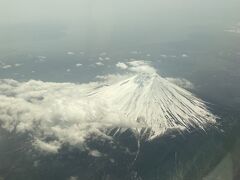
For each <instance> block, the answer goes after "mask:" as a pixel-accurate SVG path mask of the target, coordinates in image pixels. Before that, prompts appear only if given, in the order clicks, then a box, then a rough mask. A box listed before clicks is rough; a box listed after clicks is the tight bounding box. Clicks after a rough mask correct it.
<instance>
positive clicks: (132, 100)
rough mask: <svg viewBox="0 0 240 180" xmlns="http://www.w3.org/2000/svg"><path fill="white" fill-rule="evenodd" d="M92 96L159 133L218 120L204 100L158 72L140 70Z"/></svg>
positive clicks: (202, 126)
mask: <svg viewBox="0 0 240 180" xmlns="http://www.w3.org/2000/svg"><path fill="white" fill-rule="evenodd" d="M91 96H94V97H96V98H101V99H103V100H105V101H106V102H108V104H110V105H111V107H113V109H115V110H117V111H119V112H120V113H121V114H123V116H124V117H125V118H126V119H127V120H128V121H129V122H131V123H136V122H137V123H139V124H140V127H147V128H151V129H152V130H153V131H154V134H155V136H156V135H159V134H161V133H163V132H164V131H166V130H167V129H169V128H180V129H189V128H191V127H198V128H201V129H204V127H205V126H206V125H207V124H208V123H214V122H215V119H216V117H215V116H214V115H212V114H211V112H210V111H209V110H208V109H207V106H206V105H205V104H204V102H203V101H202V100H200V99H199V98H197V97H195V96H194V95H193V94H192V93H190V92H188V91H187V90H185V89H183V88H180V87H178V86H177V85H175V84H173V83H171V82H169V81H167V80H166V79H164V78H162V77H161V76H159V75H158V74H157V73H146V72H140V73H137V74H136V75H133V76H131V77H129V78H127V79H125V80H122V81H120V82H117V83H114V84H111V85H109V86H105V87H101V88H99V89H97V90H95V91H94V93H93V94H92V95H91Z"/></svg>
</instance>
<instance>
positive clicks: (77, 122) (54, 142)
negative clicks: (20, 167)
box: [0, 61, 214, 153]
mask: <svg viewBox="0 0 240 180" xmlns="http://www.w3.org/2000/svg"><path fill="white" fill-rule="evenodd" d="M125 65H126V64H125ZM117 67H120V68H122V67H124V68H122V69H126V70H128V71H130V72H132V73H127V74H124V75H107V76H101V77H100V76H99V77H98V78H100V79H101V80H100V81H99V82H92V83H88V84H73V83H51V82H42V81H35V80H31V81H28V82H18V81H15V80H10V79H4V80H0V125H1V127H2V128H4V129H6V130H8V131H10V132H16V133H28V134H30V135H31V136H32V137H33V145H34V147H36V148H38V149H39V150H42V151H47V152H51V153H56V152H57V151H58V149H59V148H61V146H62V144H64V143H68V144H70V145H74V146H79V147H84V143H85V141H86V139H87V138H89V137H90V136H97V137H99V138H110V137H108V136H107V135H106V133H105V130H106V129H111V128H115V127H122V128H135V129H136V128H142V127H149V126H150V125H149V124H145V125H144V124H143V123H139V122H138V120H137V119H135V120H132V119H129V117H132V116H128V115H127V114H126V112H125V111H120V109H119V108H115V107H117V106H114V104H112V103H111V101H110V100H111V99H116V98H118V97H111V96H110V95H111V92H108V93H107V95H106V96H103V94H104V93H105V92H103V91H104V90H107V91H109V89H110V90H111V89H112V90H111V91H112V93H113V95H114V91H118V92H119V91H121V87H122V88H124V87H126V88H127V89H129V90H131V89H133V88H137V90H138V89H139V88H140V89H139V90H138V91H139V92H143V93H144V92H145V89H143V88H142V87H140V85H141V84H144V83H145V79H139V78H138V77H137V82H136V84H135V80H133V81H132V80H131V81H132V82H133V86H131V87H128V86H126V85H125V86H122V84H124V83H120V85H119V83H118V82H120V81H122V80H123V79H126V78H129V77H130V79H131V78H132V76H133V75H134V77H135V76H136V74H138V73H144V74H146V73H147V74H156V70H155V69H154V68H153V67H151V66H150V65H148V63H146V62H144V61H131V62H128V63H127V65H126V66H124V65H123V63H118V64H117ZM159 78H161V77H160V76H159ZM164 82H167V80H164ZM149 83H152V82H151V81H149V82H148V83H147V84H149ZM167 84H168V83H167ZM109 86H111V87H110V88H108V87H109ZM141 86H142V85H141ZM157 86H158V85H157ZM159 86H161V84H159ZM115 87H118V88H120V89H116V88H115ZM143 87H144V86H143ZM171 87H174V88H175V85H171ZM127 89H126V90H127ZM177 90H178V91H182V90H180V89H178V88H177ZM102 92H103V93H102ZM146 92H152V91H149V90H147V91H146ZM183 92H184V93H185V91H183ZM96 93H99V94H100V95H99V96H96V95H95V94H96ZM109 93H110V94H109ZM186 94H189V93H187V92H186ZM108 96H110V97H108ZM124 96H125V95H124ZM144 96H145V95H144ZM189 96H191V94H189ZM151 97H154V95H151ZM123 98H124V97H123ZM128 98H131V97H126V100H127V99H128ZM134 98H135V97H134ZM160 98H161V97H160ZM181 98H182V97H181ZM143 100H144V99H143ZM144 101H145V100H144ZM194 101H195V100H194ZM196 102H198V100H196ZM114 103H115V102H114ZM153 103H154V102H153ZM130 104H131V105H132V103H130ZM123 108H126V107H123ZM198 108H199V109H200V110H202V111H203V114H204V113H205V115H210V116H211V118H212V120H213V121H214V116H212V115H211V114H210V113H209V112H208V111H207V109H206V107H205V106H204V104H203V103H202V102H200V106H199V107H198ZM135 115H136V116H137V114H134V117H135ZM163 122H164V121H163ZM203 123H205V122H203ZM170 126H171V125H170ZM158 128H160V127H158ZM166 128H167V127H164V129H166Z"/></svg>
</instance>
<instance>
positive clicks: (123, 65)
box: [116, 62, 128, 69]
mask: <svg viewBox="0 0 240 180" xmlns="http://www.w3.org/2000/svg"><path fill="white" fill-rule="evenodd" d="M116 67H118V68H120V69H127V68H128V66H127V65H126V64H125V63H122V62H118V63H117V64H116Z"/></svg>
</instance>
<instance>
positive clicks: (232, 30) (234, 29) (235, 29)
mask: <svg viewBox="0 0 240 180" xmlns="http://www.w3.org/2000/svg"><path fill="white" fill-rule="evenodd" d="M224 31H225V32H229V33H235V34H240V23H237V24H236V25H233V26H232V27H230V28H227V29H226V30H224Z"/></svg>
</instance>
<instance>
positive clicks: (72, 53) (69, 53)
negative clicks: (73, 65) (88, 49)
mask: <svg viewBox="0 0 240 180" xmlns="http://www.w3.org/2000/svg"><path fill="white" fill-rule="evenodd" d="M67 54H68V55H75V53H74V52H71V51H68V52H67Z"/></svg>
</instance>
